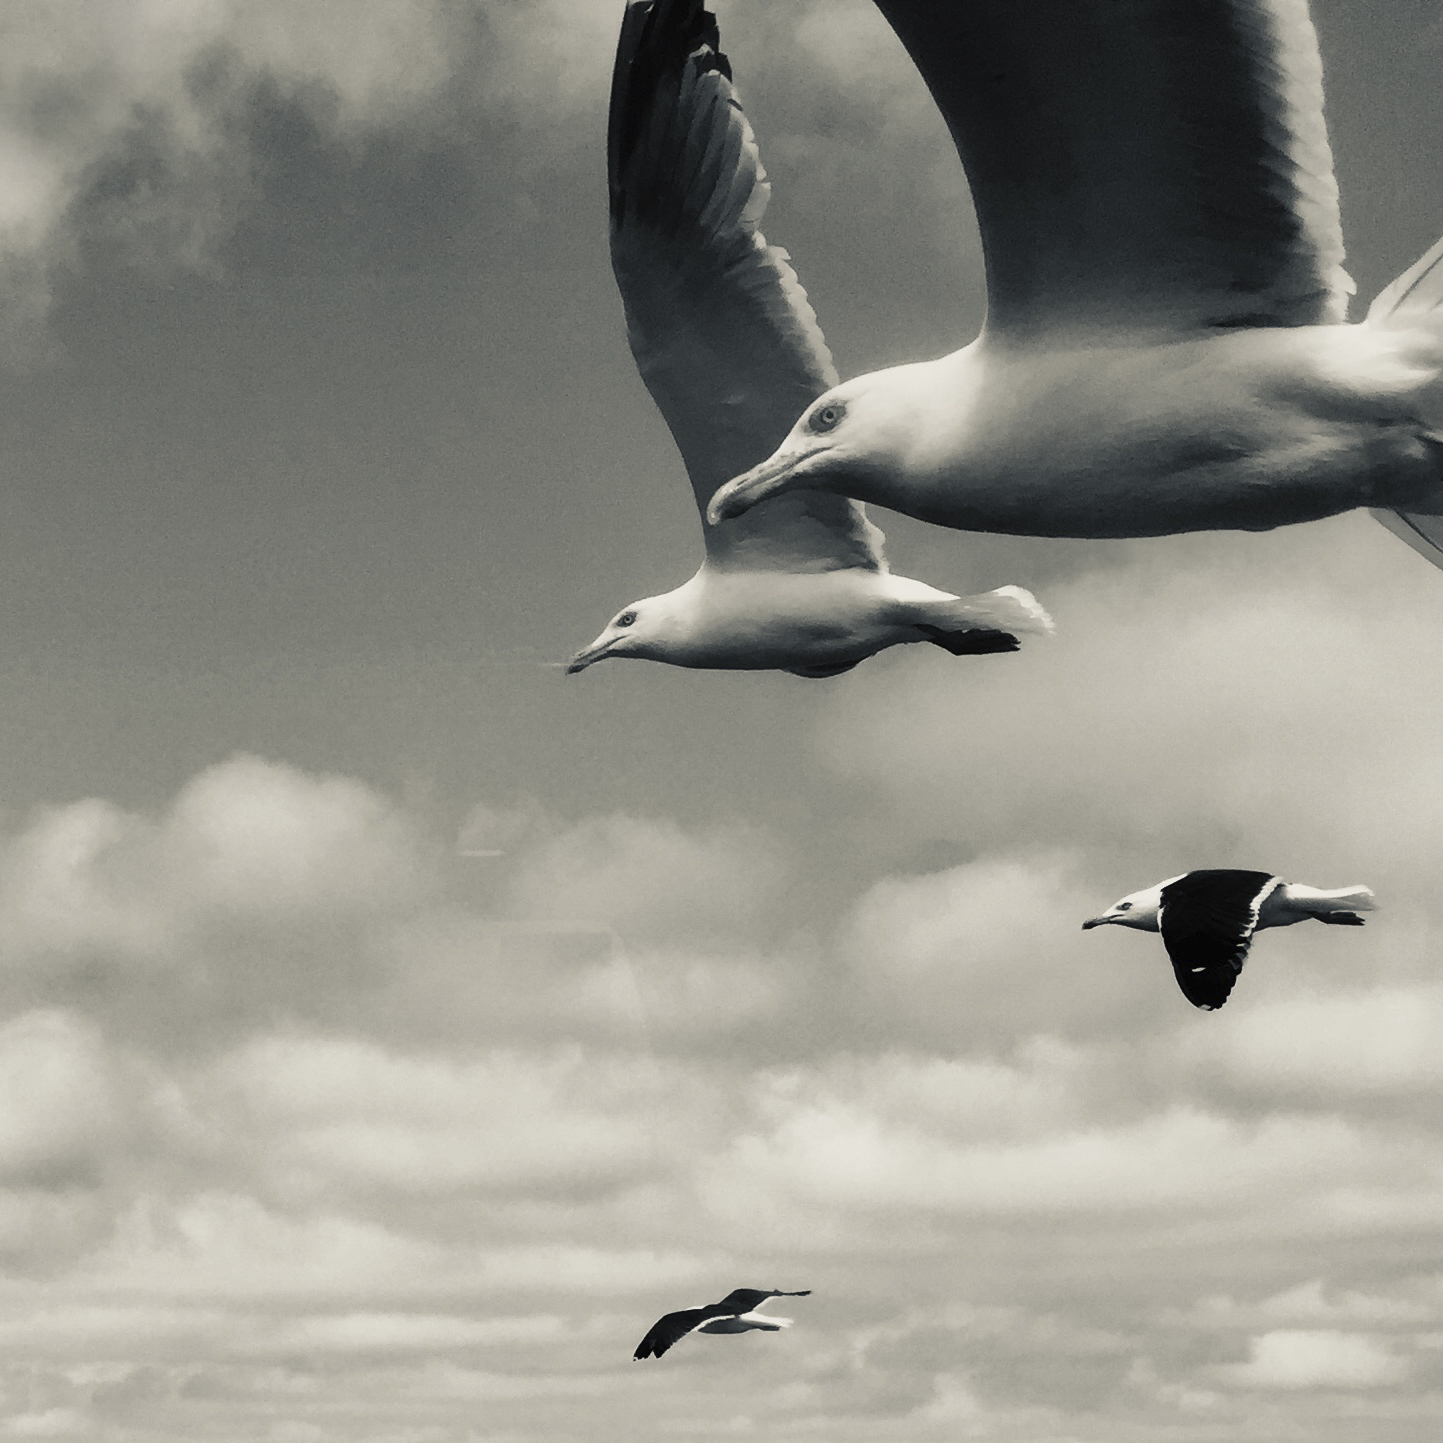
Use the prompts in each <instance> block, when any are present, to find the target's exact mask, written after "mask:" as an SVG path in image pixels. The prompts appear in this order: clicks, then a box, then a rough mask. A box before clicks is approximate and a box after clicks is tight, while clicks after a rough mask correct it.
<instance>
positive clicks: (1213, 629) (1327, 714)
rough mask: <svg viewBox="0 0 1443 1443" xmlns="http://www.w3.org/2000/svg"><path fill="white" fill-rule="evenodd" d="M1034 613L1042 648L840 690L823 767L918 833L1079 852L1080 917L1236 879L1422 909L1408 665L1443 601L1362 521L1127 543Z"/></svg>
mask: <svg viewBox="0 0 1443 1443" xmlns="http://www.w3.org/2000/svg"><path fill="white" fill-rule="evenodd" d="M1144 546H1145V547H1146V549H1144ZM1021 579H1023V580H1026V579H1027V578H1025V577H1024V578H1021ZM1045 600H1046V601H1047V603H1048V605H1049V607H1050V608H1051V610H1052V611H1053V613H1054V614H1055V616H1056V618H1057V622H1058V634H1057V637H1056V638H1055V642H1054V643H1052V644H1049V645H1048V646H1046V647H1040V648H1039V647H1033V648H1031V649H1025V650H1024V651H1023V652H1021V653H1019V654H1018V655H1017V656H1016V657H1007V658H1004V659H1003V660H1002V661H1000V662H998V663H996V664H993V665H990V666H988V667H986V668H983V667H980V666H979V667H976V668H967V669H966V670H965V671H964V670H963V669H961V668H955V669H942V668H937V667H926V666H922V665H917V664H910V663H908V661H907V660H906V659H905V658H902V659H900V660H898V661H894V662H891V663H888V662H887V659H885V658H883V660H882V664H881V665H879V666H875V667H873V668H872V669H871V670H870V671H867V672H865V673H862V672H859V673H858V675H857V678H856V681H855V682H854V683H853V684H852V685H851V686H850V687H848V688H847V690H846V693H845V697H844V698H843V696H842V694H841V693H838V699H837V700H836V701H835V702H834V703H833V705H832V706H831V708H830V709H829V712H828V715H827V718H826V721H825V725H824V728H823V731H822V736H821V740H822V745H823V747H824V750H825V752H826V754H827V756H828V757H829V758H830V760H831V762H832V764H833V766H834V767H835V768H836V769H837V770H838V771H839V772H841V773H843V774H844V775H846V776H848V777H851V778H854V779H856V780H858V781H860V782H864V783H865V784H866V785H867V786H868V787H870V788H872V789H874V790H875V791H876V792H877V793H879V794H880V795H881V796H882V797H883V798H885V799H886V800H887V801H888V802H890V803H891V804H893V805H894V806H895V807H896V808H897V809H898V810H899V812H900V813H901V814H902V815H904V816H905V817H906V818H907V819H908V825H909V827H911V828H913V829H919V828H921V829H925V831H926V834H928V835H932V836H937V837H945V838H952V839H955V840H957V841H959V842H961V843H963V844H965V845H969V846H974V847H977V848H978V849H979V850H983V851H991V850H992V849H993V848H994V847H995V846H996V844H997V839H999V838H1006V839H1007V846H1008V848H1009V849H1013V850H1015V849H1018V848H1022V847H1027V846H1037V847H1045V848H1060V847H1067V846H1071V845H1076V846H1078V847H1080V848H1083V849H1085V851H1086V853H1087V855H1088V858H1089V871H1090V873H1091V874H1092V875H1094V876H1097V877H1099V878H1104V877H1106V876H1108V875H1110V876H1111V878H1112V880H1111V882H1110V883H1106V882H1105V881H1100V882H1099V886H1100V887H1102V889H1103V895H1102V896H1100V897H1099V898H1098V903H1099V904H1101V903H1103V902H1107V901H1111V900H1112V899H1113V897H1115V896H1117V895H1119V894H1120V893H1121V892H1123V891H1130V890H1132V889H1134V888H1135V887H1138V886H1142V885H1146V884H1147V883H1149V882H1152V881H1156V880H1159V879H1161V878H1162V877H1165V876H1168V875H1170V874H1175V873H1177V872H1180V871H1184V870H1186V869H1187V868H1189V867H1195V866H1202V865H1239V866H1248V867H1267V868H1272V869H1276V870H1278V871H1282V872H1284V873H1285V875H1289V876H1292V877H1295V878H1296V879H1297V880H1307V881H1311V882H1313V883H1314V884H1315V885H1320V886H1328V885H1340V884H1342V883H1351V882H1353V881H1367V880H1368V879H1369V878H1372V879H1374V880H1375V881H1379V882H1380V884H1381V886H1382V890H1383V893H1384V897H1383V902H1384V906H1385V907H1387V906H1390V905H1396V904H1397V903H1398V902H1400V901H1403V900H1405V899H1406V900H1410V901H1413V902H1416V903H1417V904H1419V905H1421V906H1425V907H1426V906H1429V905H1431V904H1430V898H1431V897H1432V895H1433V889H1432V888H1431V886H1430V885H1429V884H1430V881H1431V863H1430V861H1429V858H1431V857H1432V856H1433V855H1435V854H1436V853H1437V852H1438V850H1439V849H1440V848H1443V771H1440V768H1443V762H1440V760H1439V757H1438V751H1437V748H1436V746H1435V745H1434V725H1433V723H1434V719H1435V718H1436V717H1437V716H1438V715H1439V714H1440V712H1443V676H1440V675H1439V673H1438V671H1437V669H1436V668H1434V667H1430V666H1428V665H1426V664H1420V663H1421V662H1422V661H1423V659H1425V658H1428V657H1430V656H1431V655H1432V654H1433V652H1434V650H1435V639H1436V636H1437V634H1438V631H1439V628H1440V627H1443V588H1439V586H1438V585H1437V573H1436V572H1435V571H1434V570H1432V569H1431V568H1429V567H1428V566H1427V565H1426V564H1424V563H1423V562H1422V561H1421V560H1419V559H1418V558H1417V557H1415V556H1412V555H1411V554H1410V553H1409V552H1407V551H1406V550H1403V549H1401V548H1400V547H1399V545H1398V543H1397V541H1396V540H1395V539H1394V538H1393V537H1390V536H1389V535H1387V533H1386V532H1384V531H1383V530H1382V528H1381V527H1379V526H1378V525H1377V523H1376V522H1373V521H1372V520H1371V518H1368V517H1366V516H1362V515H1353V516H1348V517H1343V518H1340V519H1338V520H1335V521H1331V522H1327V523H1321V524H1318V525H1315V526H1311V527H1306V528H1294V529H1293V530H1291V531H1290V532H1288V533H1286V534H1283V533H1279V534H1277V535H1274V536H1269V537H1262V538H1239V537H1235V536H1232V535H1229V536H1227V537H1226V538H1225V539H1220V538H1214V537H1200V538H1199V537H1180V538H1168V539H1162V540H1154V541H1148V542H1146V543H1137V545H1136V546H1135V548H1134V549H1133V550H1132V551H1131V552H1130V560H1129V563H1128V565H1127V567H1126V568H1125V569H1122V570H1118V571H1113V572H1106V573H1093V574H1090V575H1088V576H1085V577H1083V578H1081V579H1079V580H1077V581H1074V582H1071V583H1069V584H1067V585H1063V586H1058V587H1054V588H1053V589H1052V590H1051V591H1050V592H1049V593H1048V595H1047V596H1046V597H1045ZM1400 816H1406V817H1407V818H1408V824H1407V826H1406V827H1400V826H1399V825H1398V818H1399V817H1400ZM1119 862H1125V863H1126V864H1127V865H1126V870H1122V869H1121V868H1119V866H1118V863H1119ZM1138 871H1140V872H1141V874H1140V875H1138V874H1137V872H1138ZM1335 874H1336V875H1335Z"/></svg>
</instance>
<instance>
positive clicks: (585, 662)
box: [566, 637, 616, 676]
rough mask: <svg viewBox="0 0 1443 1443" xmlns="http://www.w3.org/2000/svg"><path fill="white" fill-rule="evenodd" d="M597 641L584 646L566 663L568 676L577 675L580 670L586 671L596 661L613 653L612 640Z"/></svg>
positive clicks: (613, 639)
mask: <svg viewBox="0 0 1443 1443" xmlns="http://www.w3.org/2000/svg"><path fill="white" fill-rule="evenodd" d="M615 640H616V638H615V637H613V638H612V639H611V641H596V642H593V643H592V644H591V645H590V646H587V647H583V648H582V649H581V650H580V651H578V652H577V653H576V655H575V656H573V657H572V658H571V660H570V661H568V662H567V663H566V674H567V676H575V675H576V673H577V672H579V671H585V670H586V668H587V667H589V666H590V665H591V664H592V662H594V661H602V660H604V659H605V658H606V657H607V656H609V655H610V654H611V646H612V641H615Z"/></svg>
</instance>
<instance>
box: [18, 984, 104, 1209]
mask: <svg viewBox="0 0 1443 1443" xmlns="http://www.w3.org/2000/svg"><path fill="white" fill-rule="evenodd" d="M122 1090H123V1089H122V1086H121V1084H120V1082H119V1079H118V1078H116V1077H115V1075H114V1073H113V1071H112V1069H111V1068H110V1066H109V1063H108V1059H107V1058H106V1056H105V1051H104V1048H103V1046H102V1044H101V1042H100V1040H99V1038H98V1037H97V1036H96V1035H95V1033H94V1031H93V1030H92V1029H91V1028H89V1027H87V1026H85V1025H84V1024H83V1023H80V1022H78V1021H77V1020H76V1019H75V1018H74V1017H70V1016H66V1015H65V1014H63V1013H58V1012H30V1013H26V1014H24V1015H23V1016H20V1017H17V1018H15V1019H14V1020H13V1021H11V1022H8V1023H6V1024H5V1025H4V1026H3V1027H0V1181H3V1182H4V1183H5V1184H7V1185H9V1186H12V1187H13V1186H15V1185H17V1184H19V1185H25V1184H32V1185H34V1184H39V1185H41V1186H44V1185H47V1184H48V1185H49V1186H51V1187H61V1186H64V1185H65V1184H67V1183H75V1182H77V1181H88V1182H92V1183H93V1182H94V1181H95V1180H96V1174H97V1172H98V1169H99V1168H100V1166H101V1165H102V1162H103V1160H104V1159H105V1157H106V1156H107V1155H109V1154H111V1153H112V1152H114V1151H117V1150H118V1149H119V1148H120V1147H122V1146H123V1145H124V1142H125V1137H124V1132H123V1124H122V1116H123V1112H122V1108H121V1107H120V1106H117V1103H118V1102H119V1101H120V1099H119V1096H118V1095H117V1094H119V1093H121V1092H122Z"/></svg>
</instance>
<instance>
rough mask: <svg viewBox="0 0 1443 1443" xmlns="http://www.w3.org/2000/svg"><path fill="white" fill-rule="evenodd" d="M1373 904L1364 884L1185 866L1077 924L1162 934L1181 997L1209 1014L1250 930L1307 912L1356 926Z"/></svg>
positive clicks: (1227, 986)
mask: <svg viewBox="0 0 1443 1443" xmlns="http://www.w3.org/2000/svg"><path fill="white" fill-rule="evenodd" d="M1373 907H1374V902H1373V893H1372V892H1371V891H1370V890H1369V889H1368V888H1367V887H1341V888H1339V889H1338V890H1337V891H1335V892H1320V891H1319V890H1318V889H1317V888H1316V887H1304V886H1302V885H1300V884H1299V883H1297V882H1285V881H1283V879H1282V878H1281V877H1274V876H1272V875H1271V874H1270V873H1268V872H1241V871H1234V870H1232V869H1229V868H1215V869H1210V870H1207V871H1201V872H1185V873H1184V874H1183V875H1182V876H1180V877H1170V878H1168V880H1167V881H1166V882H1159V883H1158V884H1157V886H1155V887H1147V888H1145V889H1144V890H1143V891H1141V892H1134V893H1133V894H1132V895H1131V896H1130V897H1124V898H1123V899H1122V900H1121V901H1120V902H1114V903H1113V905H1112V906H1111V907H1110V908H1108V910H1107V911H1106V912H1104V913H1103V914H1102V915H1101V916H1100V917H1090V918H1089V919H1088V920H1087V921H1086V922H1084V923H1083V924H1082V926H1083V929H1084V930H1086V929H1087V928H1089V927H1101V926H1104V925H1105V924H1107V923H1109V922H1114V923H1116V924H1117V925H1118V926H1119V927H1136V928H1137V929H1138V930H1139V931H1142V932H1161V933H1162V944H1163V946H1164V947H1166V948H1167V955H1168V956H1169V957H1170V958H1171V959H1172V970H1173V972H1174V973H1175V974H1176V976H1177V985H1178V986H1179V987H1181V988H1182V995H1183V996H1184V997H1186V998H1187V1000H1188V1001H1189V1002H1191V1003H1192V1005H1193V1006H1194V1007H1201V1008H1202V1009H1203V1011H1205V1012H1212V1011H1215V1010H1216V1009H1217V1008H1219V1007H1221V1006H1222V1005H1223V1003H1224V1002H1226V1001H1227V1000H1228V994H1229V993H1230V992H1231V991H1232V990H1233V983H1235V982H1236V981H1237V980H1238V976H1239V974H1240V973H1241V972H1242V970H1243V963H1244V962H1245V961H1247V956H1248V947H1249V946H1250V945H1251V943H1252V940H1253V933H1254V932H1257V931H1261V929H1262V928H1264V927H1291V926H1292V925H1293V923H1294V922H1305V921H1307V919H1308V918H1309V917H1312V918H1314V919H1316V920H1317V921H1319V922H1328V923H1330V924H1331V925H1333V926H1335V927H1337V926H1344V927H1361V926H1362V925H1363V919H1362V918H1361V917H1360V916H1359V915H1358V913H1359V912H1371V911H1372V910H1373Z"/></svg>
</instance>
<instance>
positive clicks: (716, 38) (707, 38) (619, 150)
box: [606, 0, 732, 222]
mask: <svg viewBox="0 0 1443 1443" xmlns="http://www.w3.org/2000/svg"><path fill="white" fill-rule="evenodd" d="M699 49H707V50H710V51H711V55H710V56H708V57H707V58H706V59H705V60H704V61H703V62H702V63H703V65H704V67H705V68H707V69H711V70H719V71H721V73H722V74H723V75H725V76H726V78H727V79H728V80H730V79H731V78H732V68H731V62H730V61H729V60H728V59H727V58H726V56H725V55H724V54H722V51H721V35H720V32H719V31H718V30H717V23H716V16H715V15H713V14H712V13H711V12H710V11H709V10H707V9H706V8H705V7H704V6H703V5H702V3H701V0H631V3H630V4H629V5H628V6H627V7H626V13H625V14H624V15H623V16H622V18H621V36H620V38H619V40H618V41H617V46H616V63H615V65H614V67H613V69H612V72H611V108H610V110H609V112H608V114H607V122H606V171H607V178H608V180H609V183H610V184H609V189H610V195H611V214H612V219H613V220H614V221H616V222H619V221H620V220H621V219H622V214H623V210H624V207H625V203H626V201H625V197H626V189H625V186H624V184H623V181H622V173H623V171H624V169H625V166H626V161H627V157H628V156H630V155H631V153H632V151H633V150H634V149H635V147H636V143H637V138H638V136H639V135H640V134H641V133H642V131H643V130H644V129H645V127H646V121H647V116H648V115H649V114H650V111H651V107H652V105H653V102H654V98H655V95H656V90H657V85H658V83H659V82H660V80H661V78H662V77H663V76H665V75H668V74H669V75H671V76H672V77H674V78H677V79H679V78H680V76H681V73H682V68H683V67H684V66H685V64H686V61H687V57H688V56H689V55H691V54H692V53H693V52H695V51H696V50H699Z"/></svg>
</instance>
